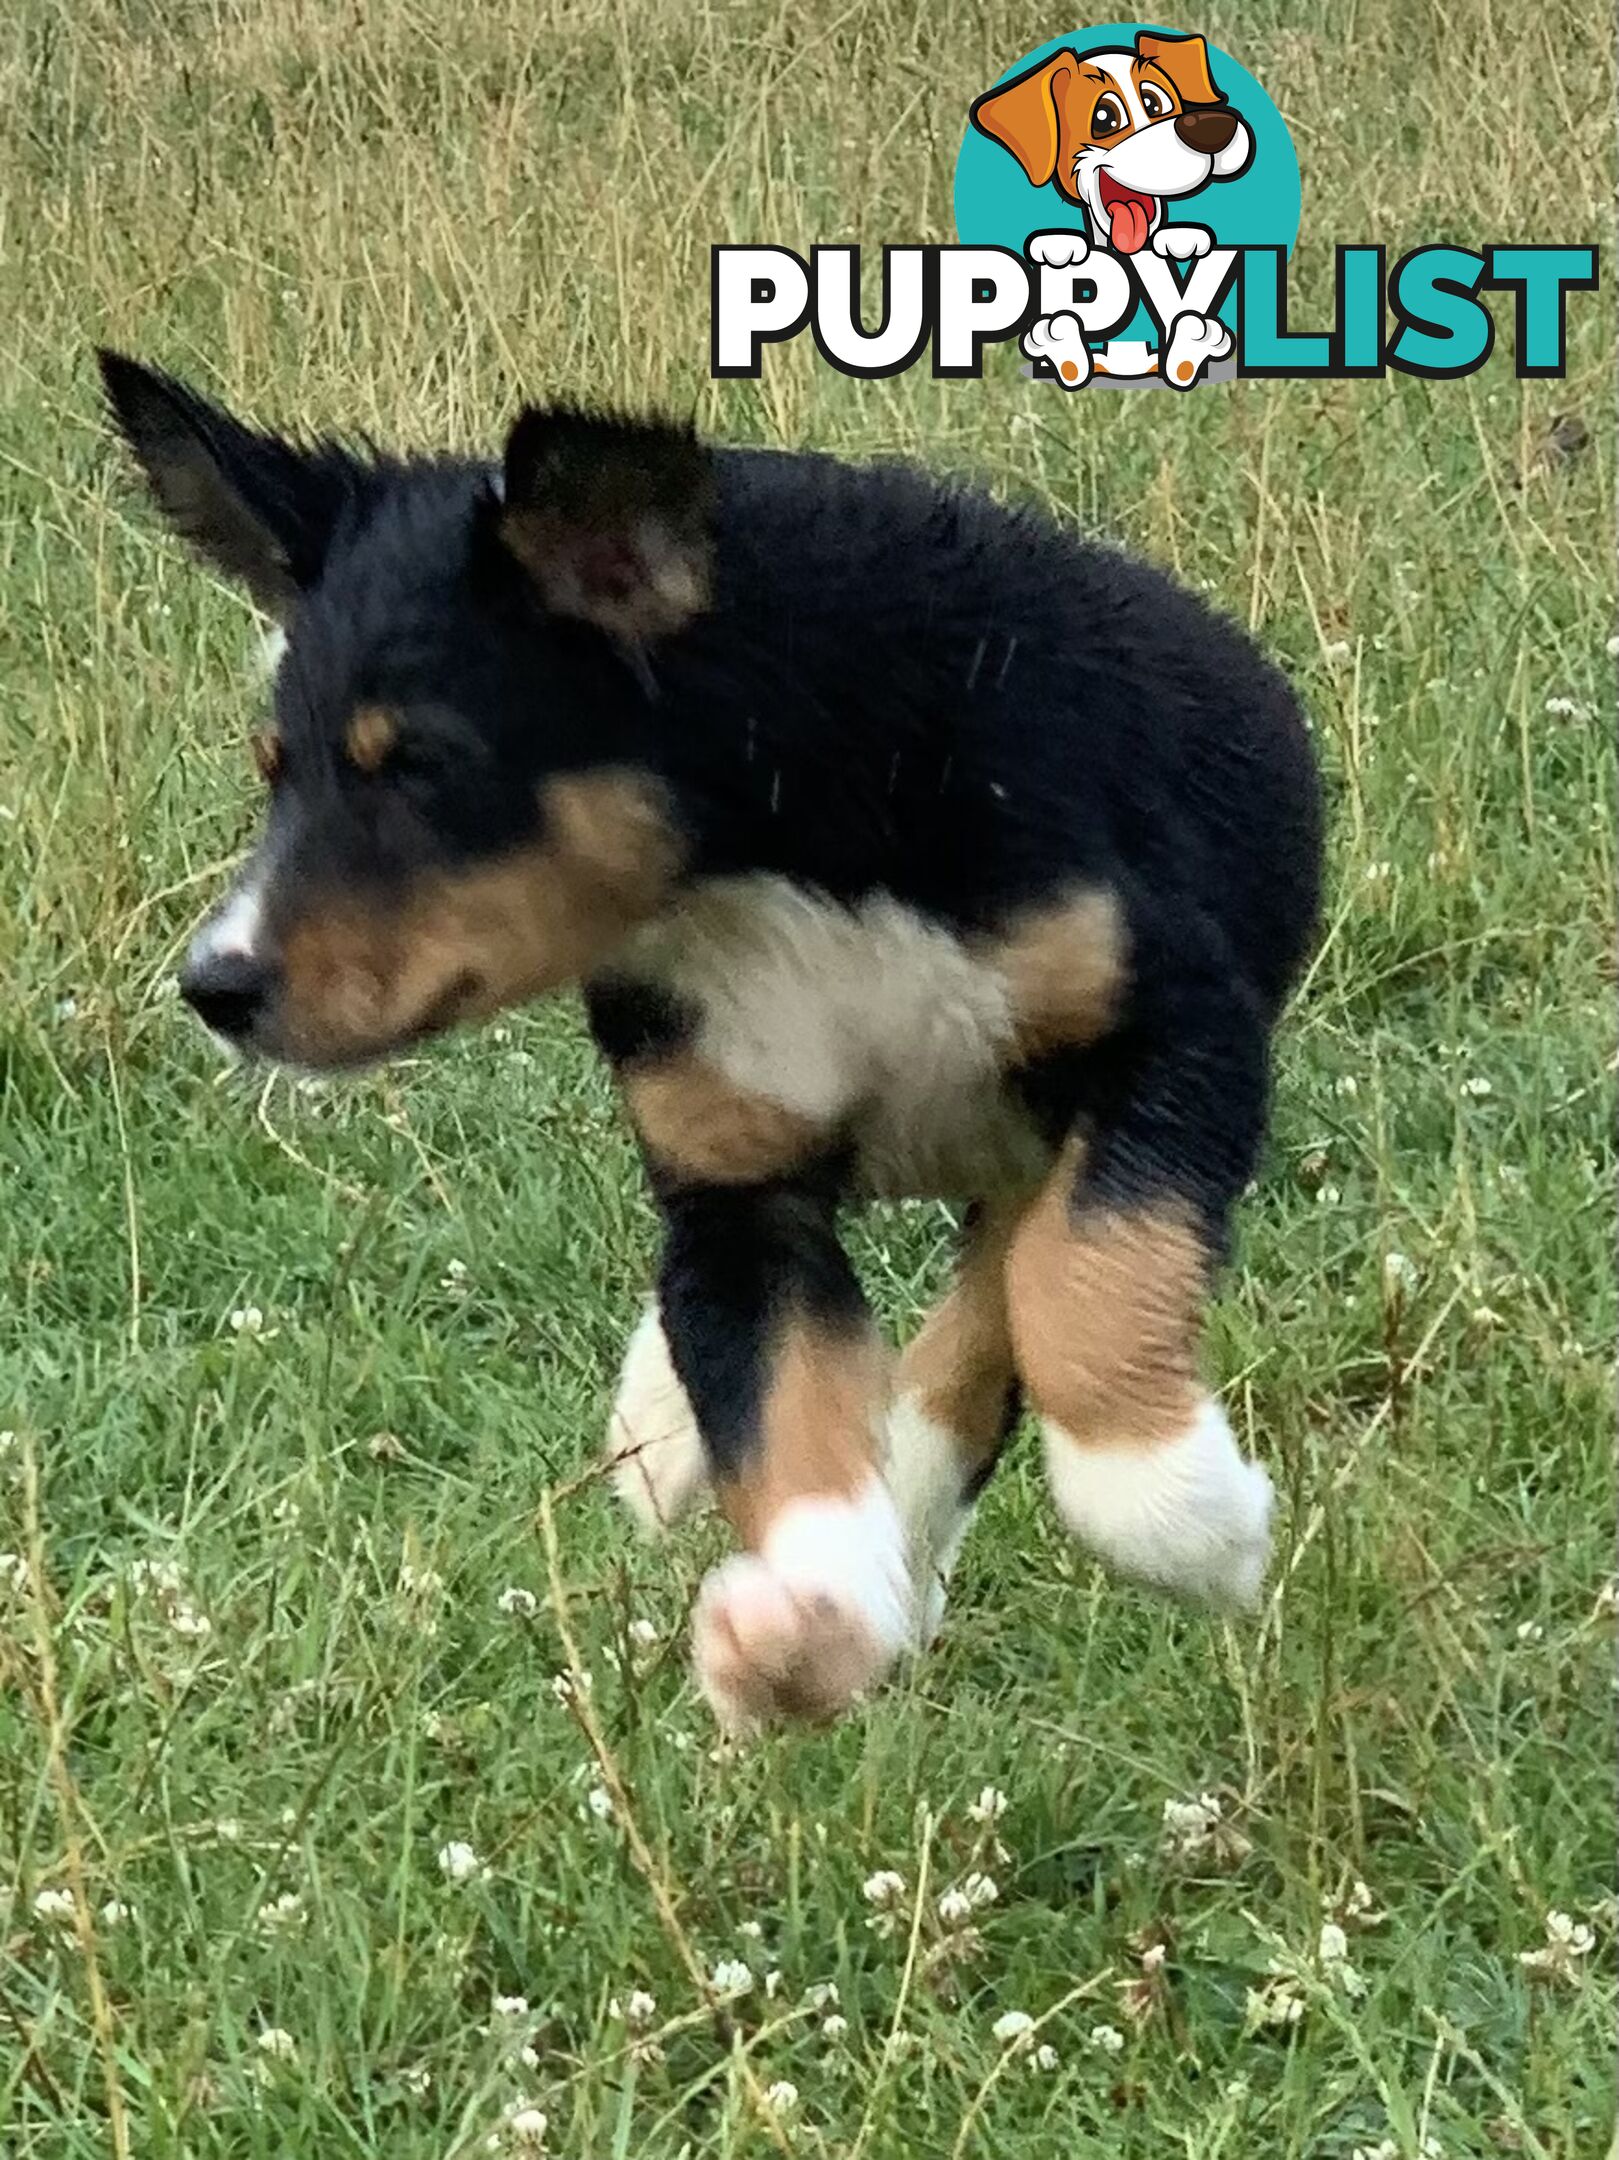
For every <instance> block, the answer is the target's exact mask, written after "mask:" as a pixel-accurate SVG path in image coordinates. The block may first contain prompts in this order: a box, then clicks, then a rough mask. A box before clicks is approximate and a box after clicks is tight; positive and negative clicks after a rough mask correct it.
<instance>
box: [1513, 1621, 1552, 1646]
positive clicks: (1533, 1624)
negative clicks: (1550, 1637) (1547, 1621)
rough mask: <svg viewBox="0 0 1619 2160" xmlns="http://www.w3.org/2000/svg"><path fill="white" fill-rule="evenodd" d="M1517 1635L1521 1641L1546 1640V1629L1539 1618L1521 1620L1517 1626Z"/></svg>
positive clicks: (1534, 1641)
mask: <svg viewBox="0 0 1619 2160" xmlns="http://www.w3.org/2000/svg"><path fill="white" fill-rule="evenodd" d="M1517 1636H1518V1640H1519V1642H1521V1643H1537V1642H1544V1641H1545V1639H1546V1630H1545V1628H1544V1627H1543V1626H1542V1625H1541V1623H1540V1622H1539V1621H1538V1620H1520V1621H1519V1622H1518V1627H1517Z"/></svg>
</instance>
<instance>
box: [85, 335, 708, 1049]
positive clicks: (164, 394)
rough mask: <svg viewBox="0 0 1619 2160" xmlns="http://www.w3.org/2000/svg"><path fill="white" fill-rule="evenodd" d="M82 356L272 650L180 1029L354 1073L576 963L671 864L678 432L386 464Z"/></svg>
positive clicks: (625, 431) (577, 975)
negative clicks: (489, 457) (655, 692)
mask: <svg viewBox="0 0 1619 2160" xmlns="http://www.w3.org/2000/svg"><path fill="white" fill-rule="evenodd" d="M101 366H102V374H103V378H104V380H105V383H106V387H107V394H108V397H109V400H110V402H111V406H112V409H113V412H114V415H115V416H116V419H117V421H118V424H119V426H120V428H121V429H122V431H123V433H124V435H125V437H126V438H127V440H128V442H129V444H130V445H131V447H132V448H133V450H134V452H135V455H136V457H137V458H138V460H139V462H140V464H141V466H142V468H143V469H144V471H145V474H146V476H147V479H148V481H149V482H150V484H151V487H152V490H153V492H154V494H155V495H156V497H157V500H158V502H159V504H160V505H161V506H162V508H163V510H164V511H165V513H166V514H167V516H168V518H169V520H170V522H171V523H172V524H173V525H174V526H175V527H176V528H177V530H178V531H179V532H180V533H182V534H183V535H184V537H185V538H186V539H187V540H188V541H189V542H190V543H191V545H192V546H193V547H194V548H195V549H196V551H197V552H198V553H199V554H200V555H201V556H202V557H203V558H204V559H205V560H206V561H207V562H209V563H211V564H212V565H213V566H214V567H215V568H217V569H219V570H222V571H224V572H225V573H226V574H227V575H228V576H229V577H231V578H232V579H233V580H235V581H236V582H237V583H239V584H241V585H242V586H244V587H245V588H246V589H247V591H248V592H249V594H251V596H252V597H253V599H254V600H255V601H256V602H257V603H258V604H259V606H260V607H261V608H263V609H265V610H266V611H267V612H268V613H270V614H272V615H273V616H274V617H276V618H277V620H278V622H279V623H280V625H281V630H282V633H283V637H282V639H281V640H278V643H279V644H280V647H281V649H280V654H279V659H278V662H277V665H276V670H275V677H274V684H273V693H272V709H271V711H270V713H269V714H268V715H267V716H266V717H265V724H264V726H263V727H262V729H261V730H260V731H259V733H258V734H257V735H256V736H255V737H254V755H255V759H256V762H257V765H258V770H259V773H260V776H261V778H262V780H263V783H264V785H265V788H266V791H267V802H266V807H265V815H264V823H263V828H262V831H261V833H260V835H259V837H258V840H257V842H256V845H255V846H254V848H253V850H252V853H251V855H250V857H249V859H248V862H247V864H246V867H245V869H244V870H243V872H242V874H241V876H240V878H239V879H238V881H237V883H236V886H235V888H234V890H233V891H232V892H231V893H230V894H229V895H228V896H227V897H226V899H225V900H224V902H223V903H222V904H221V905H220V906H219V907H218V908H217V909H216V910H215V912H214V913H213V914H212V915H211V916H210V917H209V918H208V919H207V920H206V921H205V922H204V923H203V925H202V926H201V928H200V929H199V931H198V932H197V935H196V937H195V939H194V940H193V942H192V945H191V948H190V952H189V954H188V956H187V960H186V963H185V967H184V970H183V973H182V976H181V989H182V992H183V994H184V995H185V996H186V998H187V999H188V1000H189V1001H190V1003H191V1004H192V1005H193V1006H194V1007H195V1009H196V1010H197V1012H198V1013H199V1014H200V1016H201V1017H202V1018H203V1020H205V1021H206V1022H207V1024H208V1025H209V1026H210V1027H211V1028H213V1029H214V1030H215V1031H216V1032H217V1033H219V1034H220V1035H222V1036H225V1037H226V1038H227V1039H229V1040H230V1041H231V1042H233V1043H234V1044H236V1045H238V1046H239V1047H240V1048H242V1049H244V1050H247V1051H249V1052H253V1053H257V1054H260V1055H263V1056H266V1057H271V1058H276V1059H281V1060H284V1061H287V1062H290V1063H294V1064H299V1065H304V1066H310V1067H317V1068H319V1067H333V1066H342V1065H353V1064H361V1063H365V1062H369V1061H370V1060H372V1059H375V1058H378V1057H382V1056H385V1055H386V1054H388V1053H389V1052H390V1051H393V1050H396V1049H398V1048H400V1047H402V1046H403V1045H405V1044H407V1043H410V1042H413V1041H415V1040H417V1039H419V1038H420V1037H422V1036H425V1035H429V1034H433V1033H436V1032H437V1031H438V1030H440V1029H442V1028H445V1027H447V1026H449V1025H450V1024H451V1023H452V1022H454V1021H457V1020H464V1019H469V1018H477V1017H481V1016H483V1015H485V1014H488V1013H491V1012H494V1011H495V1010H497V1009H498V1008H500V1007H501V1006H504V1005H508V1004H511V1003H514V1002H516V1001H518V1000H520V999H524V998H528V997H532V996H535V995H538V994H539V993H541V992H543V991H547V990H550V989H554V988H557V987H559V986H561V985H563V984H566V983H571V982H576V981H578V980H580V979H581V978H582V977H583V976H585V975H587V974H588V973H589V972H590V971H591V970H592V969H594V968H595V967H597V966H598V965H600V963H601V962H602V961H603V960H605V959H606V958H607V957H608V956H609V955H610V954H611V952H612V951H613V950H614V948H615V946H617V945H618V944H619V943H621V942H622V941H623V939H624V938H626V937H627V936H628V935H629V934H630V933H631V932H632V931H633V930H634V929H635V928H636V927H637V925H639V924H640V923H642V922H644V921H646V920H647V919H648V918H649V917H650V916H651V915H653V914H654V913H656V912H657V910H658V909H659V908H660V907H661V906H662V905H663V904H664V902H665V900H666V899H667V897H668V895H669V892H670V889H671V887H672V886H673V884H674V882H675V880H676V879H677V877H678V875H679V872H680V868H681V864H682V859H683V855H684V852H685V845H686V843H685V839H684V837H683V833H682V829H681V820H680V817H679V813H678V810H677V809H676V806H675V804H674V802H673V799H672V797H671V795H670V793H669V791H668V788H667V787H666V785H665V784H664V782H662V781H661V780H660V779H659V777H658V774H657V759H656V755H655V752H654V749H653V747H652V744H651V741H650V731H649V725H648V722H649V716H650V713H651V711H652V710H653V708H652V706H651V705H650V703H649V701H648V699H647V697H646V695H645V691H644V685H645V684H646V683H647V682H648V680H649V679H650V678H649V670H650V666H651V663H652V660H655V658H656V650H655V649H656V647H657V646H658V645H659V643H660V642H661V641H662V640H664V639H667V638H672V637H674V636H677V635H678V634H679V633H680V631H681V630H682V629H683V628H684V626H685V625H686V624H687V623H688V622H689V621H690V620H691V619H692V618H693V617H694V616H696V615H698V614H699V613H701V612H702V610H703V609H704V608H705V606H706V604H707V595H708V581H709V558H710V540H709V530H710V504H711V494H712V484H711V473H710V466H709V460H708V456H707V453H706V452H705V451H704V450H703V449H702V448H701V447H700V446H699V445H698V443H697V442H696V441H695V439H694V438H693V436H692V435H691V434H690V432H689V431H686V430H682V429H680V428H677V427H670V426H664V425H661V424H657V423H651V422H629V421H621V420H613V419H606V418H601V417H595V416H590V415H586V414H582V413H577V412H572V411H548V412H542V411H535V410H529V411H527V412H525V413H524V414H523V415H522V417H521V418H520V419H519V420H518V422H517V424H516V426H515V427H514V428H513V430H512V432H511V435H510V437H509V439H508V441H507V445H506V452H505V459H504V465H503V467H502V468H500V469H496V468H494V467H484V466H480V465H476V464H474V463H471V462H467V461H458V460H452V459H440V460H433V461H422V462H417V463H405V462H396V461H390V460H387V459H383V458H376V457H365V458H361V457H356V456H353V455H351V454H349V453H348V452H347V451H344V450H341V449H339V448H337V447H335V446H333V445H331V444H326V443H323V444H316V445H300V444H297V443H293V442H290V441H288V440H286V439H284V438H282V437H280V436H276V435H270V434H265V433H261V432H259V431H258V430H256V429H252V428H249V427H246V426H244V425H242V424H241V423H240V422H239V421H237V420H235V419H233V418H231V417H230V416H229V415H228V414H226V413H225V412H223V411H221V410H220V409H219V408H218V407H217V406H214V405H212V404H209V403H208V402H206V401H205V400H203V399H202V398H200V397H198V396H196V395H195V393H194V392H192V391H190V390H188V389H186V388H185V387H184V386H183V385H181V384H179V383H177V382H175V381H174V380H173V379H172V378H170V377H168V376H164V375H159V374H157V373H155V372H153V371H152V370H149V369H147V368H143V367H140V366H138V365H137V364H136V363H135V362H133V361H130V360H126V359H123V358H120V357H119V356H117V355H115V354H103V355H102V358H101ZM649 655H650V658H649Z"/></svg>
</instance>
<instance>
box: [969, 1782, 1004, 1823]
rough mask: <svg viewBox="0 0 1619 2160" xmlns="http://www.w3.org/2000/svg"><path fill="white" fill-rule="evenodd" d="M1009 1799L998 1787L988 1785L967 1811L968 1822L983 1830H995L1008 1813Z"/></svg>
mask: <svg viewBox="0 0 1619 2160" xmlns="http://www.w3.org/2000/svg"><path fill="white" fill-rule="evenodd" d="M1007 1806H1008V1802H1007V1798H1006V1795H1005V1793H1003V1792H1002V1791H1001V1789H1000V1787H999V1786H998V1785H986V1786H985V1787H984V1789H983V1791H982V1792H980V1794H979V1795H978V1798H977V1799H976V1800H975V1801H974V1802H973V1803H972V1805H971V1807H969V1808H968V1810H967V1820H968V1821H969V1822H970V1823H977V1824H978V1826H979V1828H980V1829H982V1830H993V1829H994V1827H995V1825H996V1824H997V1823H998V1822H999V1821H1000V1819H1001V1817H1002V1816H1003V1815H1004V1814H1005V1813H1006V1810H1007Z"/></svg>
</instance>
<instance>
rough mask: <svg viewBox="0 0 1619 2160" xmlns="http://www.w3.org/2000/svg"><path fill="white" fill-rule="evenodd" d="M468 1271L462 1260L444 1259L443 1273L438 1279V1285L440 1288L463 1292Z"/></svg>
mask: <svg viewBox="0 0 1619 2160" xmlns="http://www.w3.org/2000/svg"><path fill="white" fill-rule="evenodd" d="M470 1272H471V1270H470V1269H469V1268H468V1266H467V1264H466V1262H465V1261H464V1260H450V1261H446V1263H445V1267H444V1273H443V1274H442V1275H441V1276H440V1277H439V1279H438V1286H439V1288H440V1289H441V1290H449V1291H454V1292H464V1291H465V1289H466V1286H467V1276H468V1275H469V1273H470Z"/></svg>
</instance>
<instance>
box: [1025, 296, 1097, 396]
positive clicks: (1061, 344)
mask: <svg viewBox="0 0 1619 2160" xmlns="http://www.w3.org/2000/svg"><path fill="white" fill-rule="evenodd" d="M1018 342H1019V344H1020V345H1021V346H1022V347H1023V352H1024V355H1025V357H1026V358H1027V359H1030V360H1049V361H1050V362H1051V364H1052V366H1053V368H1055V370H1056V373H1057V380H1058V382H1060V383H1061V384H1062V386H1063V388H1064V389H1065V390H1079V389H1082V388H1083V387H1084V385H1085V384H1086V383H1087V382H1089V380H1090V374H1091V353H1090V347H1089V346H1088V345H1087V344H1086V343H1085V332H1084V330H1083V328H1082V327H1081V325H1080V320H1079V317H1078V316H1077V315H1070V314H1069V313H1067V311H1066V310H1064V312H1063V313H1061V314H1059V315H1042V316H1041V317H1040V319H1039V320H1038V322H1032V323H1030V325H1029V327H1028V329H1027V330H1025V331H1024V333H1023V335H1022V337H1021V338H1020V339H1019V340H1018Z"/></svg>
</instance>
